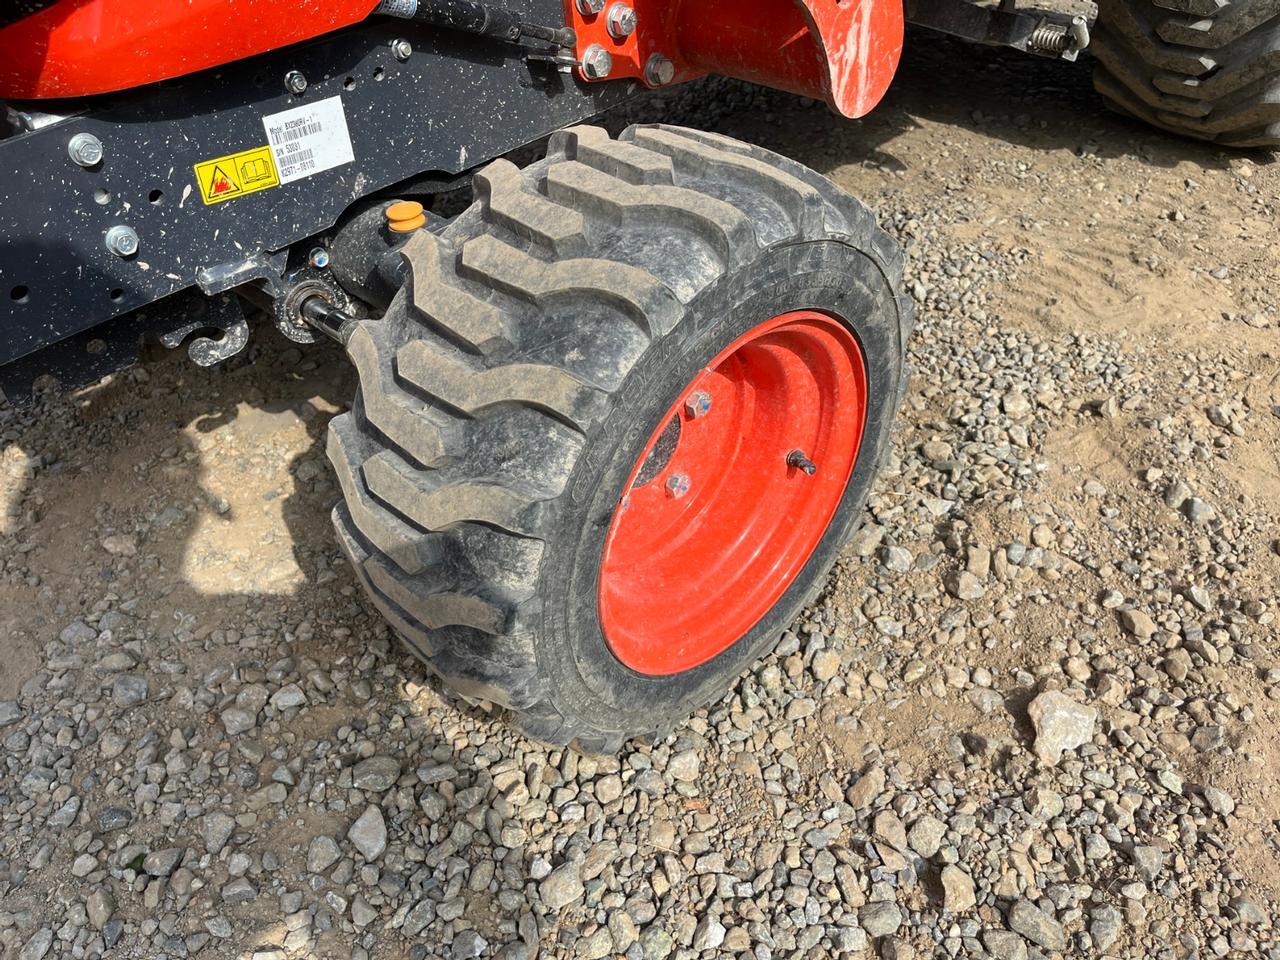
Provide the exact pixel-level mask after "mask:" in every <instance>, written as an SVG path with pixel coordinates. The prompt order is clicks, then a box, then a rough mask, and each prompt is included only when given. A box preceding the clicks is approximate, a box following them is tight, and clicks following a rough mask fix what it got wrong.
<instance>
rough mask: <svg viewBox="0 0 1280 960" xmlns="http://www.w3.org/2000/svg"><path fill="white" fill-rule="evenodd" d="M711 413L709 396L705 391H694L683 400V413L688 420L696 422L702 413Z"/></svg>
mask: <svg viewBox="0 0 1280 960" xmlns="http://www.w3.org/2000/svg"><path fill="white" fill-rule="evenodd" d="M710 411H711V394H709V393H707V391H705V390H695V391H693V393H691V394H689V396H687V397H685V400H684V412H685V414H686V415H687V416H688V417H689V419H690V420H697V419H698V418H699V417H700V416H702V415H703V414H704V413H709V412H710Z"/></svg>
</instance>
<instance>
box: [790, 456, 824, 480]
mask: <svg viewBox="0 0 1280 960" xmlns="http://www.w3.org/2000/svg"><path fill="white" fill-rule="evenodd" d="M787 466H788V467H795V468H796V469H797V470H803V471H804V472H805V473H806V474H807V475H808V476H811V477H812V476H813V475H814V474H815V473H817V472H818V465H817V464H816V463H814V462H813V461H812V460H810V459H809V458H808V457H806V456H805V455H804V451H803V450H792V451H791V452H790V453H788V454H787Z"/></svg>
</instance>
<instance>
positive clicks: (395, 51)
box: [391, 37, 413, 63]
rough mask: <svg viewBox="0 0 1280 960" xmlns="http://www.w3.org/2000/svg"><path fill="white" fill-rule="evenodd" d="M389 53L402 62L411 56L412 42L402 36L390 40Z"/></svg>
mask: <svg viewBox="0 0 1280 960" xmlns="http://www.w3.org/2000/svg"><path fill="white" fill-rule="evenodd" d="M391 55H392V56H393V57H395V58H396V59H397V60H399V61H400V62H401V63H404V62H405V61H406V60H408V59H409V58H410V57H412V56H413V44H412V43H410V42H409V41H408V40H406V39H404V38H403V37H397V38H396V39H395V40H392V41H391Z"/></svg>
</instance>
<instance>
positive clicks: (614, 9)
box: [605, 3, 636, 40]
mask: <svg viewBox="0 0 1280 960" xmlns="http://www.w3.org/2000/svg"><path fill="white" fill-rule="evenodd" d="M605 25H606V26H607V27H608V29H609V36H611V37H613V38H614V39H615V40H621V39H622V38H623V37H629V36H631V34H633V33H635V32H636V12H635V10H633V9H632V8H631V7H629V6H627V5H626V4H625V3H615V4H613V5H612V6H610V7H609V13H608V16H607V18H606V20H605Z"/></svg>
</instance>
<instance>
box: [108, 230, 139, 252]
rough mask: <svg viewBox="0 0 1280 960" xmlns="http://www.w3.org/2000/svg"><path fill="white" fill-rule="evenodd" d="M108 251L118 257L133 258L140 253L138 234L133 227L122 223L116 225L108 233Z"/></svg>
mask: <svg viewBox="0 0 1280 960" xmlns="http://www.w3.org/2000/svg"><path fill="white" fill-rule="evenodd" d="M106 242H107V249H108V250H110V251H111V252H112V253H114V254H115V255H116V256H117V257H132V256H133V255H134V254H135V253H137V252H138V246H139V241H138V234H137V231H135V230H134V229H133V227H126V226H125V225H124V224H122V223H118V224H116V225H115V226H114V227H112V228H111V229H110V230H108V231H107V238H106Z"/></svg>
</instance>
